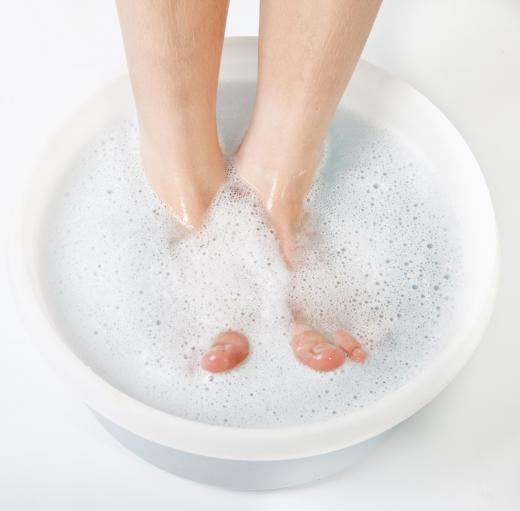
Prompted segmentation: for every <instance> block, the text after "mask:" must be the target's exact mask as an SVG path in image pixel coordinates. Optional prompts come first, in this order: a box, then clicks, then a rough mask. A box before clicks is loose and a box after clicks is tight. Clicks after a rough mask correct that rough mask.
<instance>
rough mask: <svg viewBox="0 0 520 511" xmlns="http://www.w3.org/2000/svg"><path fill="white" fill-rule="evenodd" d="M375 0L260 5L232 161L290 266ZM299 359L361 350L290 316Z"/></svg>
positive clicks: (321, 363)
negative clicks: (251, 78)
mask: <svg viewBox="0 0 520 511" xmlns="http://www.w3.org/2000/svg"><path fill="white" fill-rule="evenodd" d="M379 5H380V0H323V1H321V2H314V1H312V0H288V1H286V2H280V1H277V0H262V3H261V20H260V46H259V68H258V69H259V77H258V87H257V97H256V102H255V108H254V111H253V117H252V122H251V125H250V128H249V130H248V132H247V134H246V136H245V138H244V141H243V142H242V145H241V147H240V150H239V152H238V154H237V157H236V164H237V167H238V171H239V173H240V175H241V176H242V178H243V179H244V180H245V181H246V182H247V183H248V184H249V185H250V186H251V187H252V188H254V189H255V190H256V191H257V193H258V194H259V196H260V198H261V199H262V201H263V203H264V206H265V208H266V210H267V213H268V215H269V217H270V219H271V222H272V225H273V227H274V229H275V230H276V232H277V234H278V238H279V241H280V247H281V251H282V255H283V256H284V258H285V260H286V262H287V263H288V265H289V266H291V265H292V264H293V262H294V252H295V243H294V232H295V229H296V228H297V225H298V221H299V220H300V216H301V211H302V203H303V200H304V198H305V196H306V194H307V192H308V191H309V189H310V187H311V186H312V183H313V180H314V174H315V170H316V167H317V165H318V163H319V160H320V156H321V144H322V142H323V139H324V137H325V134H326V132H327V129H328V126H329V123H330V121H331V118H332V116H333V114H334V111H335V109H336V107H337V104H338V102H339V100H340V98H341V96H342V94H343V91H344V89H345V87H346V85H347V83H348V81H349V79H350V76H351V74H352V71H353V70H354V67H355V65H356V63H357V61H358V59H359V55H360V54H361V50H362V49H363V46H364V44H365V41H366V39H367V37H368V33H369V31H370V28H371V27H372V23H373V21H374V19H375V16H376V14H377V11H378V8H379ZM292 347H293V351H294V353H295V355H296V357H297V358H298V359H299V360H300V361H301V362H302V363H304V364H306V365H308V366H309V367H311V368H313V369H316V370H319V371H330V370H333V369H336V368H337V367H339V366H340V365H342V364H343V362H344V360H345V358H346V357H347V356H348V357H349V358H350V359H351V360H353V361H355V362H363V361H364V360H365V358H366V353H365V352H364V351H363V349H362V347H361V346H360V344H359V343H358V342H357V341H356V340H355V339H354V338H353V337H352V336H351V335H350V334H349V333H348V332H346V331H344V330H339V331H338V332H336V333H335V334H334V335H333V336H332V340H331V341H328V340H327V339H326V338H325V337H324V336H323V335H322V334H321V333H320V332H318V331H317V330H315V329H314V328H312V326H309V325H307V324H306V323H305V321H304V320H303V319H302V318H299V317H296V316H295V318H294V328H293V339H292Z"/></svg>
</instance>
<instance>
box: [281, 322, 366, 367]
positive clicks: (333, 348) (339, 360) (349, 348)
mask: <svg viewBox="0 0 520 511" xmlns="http://www.w3.org/2000/svg"><path fill="white" fill-rule="evenodd" d="M291 344H292V348H293V352H294V354H295V356H296V358H297V359H298V360H299V361H300V362H301V363H302V364H305V365H306V366H309V367H310V368H311V369H314V370H316V371H334V369H337V368H338V367H340V366H342V365H343V363H344V362H345V359H346V358H350V359H351V360H352V361H353V362H358V363H362V362H364V361H365V359H366V357H367V354H366V352H365V350H363V348H362V347H361V344H359V342H358V341H357V340H356V339H355V338H354V337H353V336H352V335H351V334H349V333H348V332H347V331H346V330H337V331H336V332H334V334H332V340H331V341H328V340H327V339H326V337H325V336H324V335H322V334H321V333H320V332H318V331H317V330H316V329H314V328H312V327H311V326H309V325H307V324H306V323H303V322H302V321H298V320H296V321H295V322H294V324H293V338H292V343H291Z"/></svg>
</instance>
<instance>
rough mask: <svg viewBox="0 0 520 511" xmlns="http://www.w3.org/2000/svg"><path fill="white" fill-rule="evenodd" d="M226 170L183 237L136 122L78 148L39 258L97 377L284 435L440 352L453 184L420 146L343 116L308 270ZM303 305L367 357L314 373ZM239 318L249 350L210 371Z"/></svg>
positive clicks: (238, 104) (229, 111) (457, 276)
mask: <svg viewBox="0 0 520 511" xmlns="http://www.w3.org/2000/svg"><path fill="white" fill-rule="evenodd" d="M252 97H253V88H252V87H250V86H248V85H243V86H241V87H238V89H237V88H234V87H232V86H228V87H227V88H224V90H223V91H222V92H221V96H220V98H219V126H220V131H221V142H222V145H223V147H224V150H225V151H227V152H229V153H232V151H233V150H234V148H236V146H237V144H238V143H239V141H240V138H241V136H242V133H243V129H244V126H245V125H246V122H247V117H248V113H249V111H250V106H251V101H252ZM226 98H227V99H226ZM227 171H228V176H229V179H228V182H227V184H226V185H225V186H224V188H223V189H222V191H221V193H220V194H219V195H218V197H217V198H216V200H215V202H214V204H213V206H212V208H211V210H210V212H209V215H208V219H207V221H206V223H205V225H204V227H203V228H202V229H201V230H200V231H199V232H197V233H195V234H192V235H190V236H185V235H183V234H182V231H181V230H180V229H179V227H178V226H177V225H176V224H175V222H174V221H173V220H172V218H171V215H169V213H168V211H167V209H166V207H164V206H163V205H162V204H161V203H160V202H159V200H158V199H157V198H156V197H155V195H154V194H153V192H152V191H151V189H150V187H149V186H148V184H147V182H146V179H145V177H144V174H143V171H142V169H141V166H140V163H139V154H138V133H137V126H136V121H135V119H134V118H132V117H128V118H122V119H119V120H117V121H114V122H113V124H111V125H109V126H107V127H106V129H105V131H103V132H102V133H100V134H99V135H98V136H97V137H96V138H95V139H93V140H91V141H89V142H88V143H87V144H86V145H85V147H84V149H83V150H82V151H81V152H80V154H78V156H77V159H76V160H75V161H74V162H73V164H72V165H71V168H70V172H68V173H67V175H66V176H65V178H64V179H63V181H62V183H61V184H60V186H59V187H58V189H57V190H56V193H55V197H54V200H53V201H52V208H51V209H50V210H49V212H48V218H47V229H46V230H45V233H44V236H42V253H43V258H42V264H43V265H44V272H43V274H44V275H45V277H44V278H45V282H44V288H45V291H46V294H47V298H48V301H49V304H50V309H51V313H52V315H53V316H54V319H55V321H56V323H57V325H58V326H59V328H60V329H61V330H62V332H63V334H64V337H65V338H66V339H67V341H68V343H69V345H70V347H71V349H72V350H73V351H74V352H75V353H76V354H77V355H78V356H79V357H80V358H81V359H82V360H83V361H84V362H85V363H86V364H87V365H89V366H90V367H91V368H92V369H93V370H94V371H95V372H96V373H98V374H99V375H100V376H101V377H103V378H104V379H105V380H107V381H108V382H110V383H111V384H112V385H114V386H115V387H117V388H119V389H120V390H122V391H124V392H126V393H127V394H129V395H130V396H133V397H134V398H136V399H139V400H141V401H142V402H145V403H147V404H149V405H151V406H154V407H156V408H159V409H161V410H164V411H166V412H169V413H172V414H174V415H177V416H180V417H184V418H188V419H193V420H197V421H201V422H206V423H211V424H219V425H229V426H238V427H274V426H286V425H295V424H301V423H308V422H316V421H319V420H323V419H326V418H332V417H336V416H338V415H341V414H345V413H348V412H349V411H352V410H355V409H358V408H360V407H363V406H368V405H370V403H373V402H375V401H376V400H378V399H380V398H381V397H383V396H384V395H386V394H388V393H389V392H392V391H393V390H395V389H397V388H399V387H401V386H402V385H404V384H406V383H407V382H409V381H410V380H411V379H413V377H414V376H415V375H417V374H418V373H419V372H420V371H421V369H422V368H424V366H425V365H426V364H428V362H430V361H431V360H432V358H433V357H434V356H435V354H436V353H437V352H438V351H439V350H440V349H442V347H443V346H444V344H445V342H446V341H447V340H449V337H450V335H451V334H452V333H453V331H454V326H455V323H456V322H455V319H456V315H457V314H456V312H457V308H458V307H459V306H460V302H461V300H462V298H461V297H462V294H463V293H462V291H461V290H460V286H459V285H458V284H459V283H460V282H461V278H462V268H463V264H462V261H461V260H460V259H461V256H460V253H461V251H460V249H459V247H458V245H457V239H458V236H457V225H456V221H454V220H453V218H454V215H453V209H452V206H451V204H450V203H449V199H448V198H447V194H446V193H445V189H444V185H443V182H442V179H441V177H440V176H439V175H438V174H437V173H436V171H435V169H434V168H433V167H432V166H431V164H430V163H429V162H428V161H427V160H426V159H425V158H424V157H423V156H421V155H420V154H418V153H417V152H416V151H415V150H414V148H413V147H411V146H410V145H409V144H408V143H407V141H406V139H404V138H403V137H402V136H401V135H399V134H397V133H395V132H392V131H391V130H390V129H388V128H386V127H384V126H380V125H377V124H373V123H372V122H370V121H369V120H367V119H364V118H362V117H359V116H357V115H354V114H353V113H351V112H348V111H344V110H340V111H338V113H337V114H336V116H335V119H334V121H333V124H332V126H331V129H330V132H329V134H328V137H327V141H326V155H325V158H324V161H323V163H322V169H321V172H320V174H319V176H318V177H317V180H316V183H315V185H314V188H313V189H312V191H311V193H310V195H309V197H308V199H307V201H306V211H307V212H308V215H307V227H306V229H305V230H306V231H307V232H306V233H305V235H303V236H301V237H300V244H301V248H300V250H299V254H298V263H297V265H296V267H295V269H294V271H293V272H289V271H288V270H287V268H286V267H285V265H284V263H283V260H282V258H281V257H280V254H279V249H278V244H277V240H276V238H275V235H274V233H273V232H272V230H271V229H270V227H269V223H268V221H267V219H266V218H265V216H264V211H263V209H262V207H261V205H260V203H259V201H258V199H257V198H256V197H255V195H254V194H253V193H252V192H250V191H249V190H247V188H245V187H244V185H242V183H241V182H240V180H239V179H238V178H237V177H236V176H235V174H234V171H233V168H232V160H230V159H228V169H227ZM291 310H297V311H298V312H299V313H300V314H301V315H302V316H303V317H304V318H305V319H306V320H307V322H309V323H310V324H312V325H313V326H315V327H317V328H318V329H321V330H322V331H324V332H326V333H330V332H331V331H333V330H334V329H337V328H338V327H345V328H346V329H347V330H349V331H350V332H352V333H353V334H354V335H355V336H356V337H357V338H358V340H359V341H360V342H361V343H362V345H363V346H364V347H365V349H366V350H367V351H368V353H369V355H368V359H367V361H366V362H365V363H364V364H355V363H352V362H351V361H349V360H348V359H347V361H346V363H345V364H344V365H343V366H342V367H341V368H340V369H338V370H336V371H334V372H330V373H319V372H315V371H312V370H311V369H309V368H308V367H305V366H303V365H301V364H300V363H299V362H298V361H297V360H296V359H295V358H294V356H293V353H292V350H291V347H290V323H291ZM228 328H231V329H234V330H238V331H240V332H242V333H244V334H245V335H246V336H247V337H248V339H249V342H250V355H249V357H248V358H247V359H246V361H245V362H244V363H243V364H241V365H240V366H238V367H237V368H235V369H234V370H232V371H230V372H228V373H222V374H210V373H206V372H204V371H203V370H202V369H201V368H200V367H199V361H200V359H201V357H202V355H203V353H204V352H205V351H206V350H207V348H208V347H209V346H210V344H211V341H212V338H213V337H214V336H215V335H216V334H217V333H219V332H220V331H222V330H225V329H228Z"/></svg>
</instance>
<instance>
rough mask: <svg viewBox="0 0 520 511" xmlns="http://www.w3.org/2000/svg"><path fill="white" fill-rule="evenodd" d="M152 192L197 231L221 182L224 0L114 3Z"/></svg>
mask: <svg viewBox="0 0 520 511" xmlns="http://www.w3.org/2000/svg"><path fill="white" fill-rule="evenodd" d="M117 4H118V11H119V18H120V23H121V27H122V31H123V38H124V42H125V47H126V54H127V60H128V68H129V71H130V77H131V80H132V87H133V90H134V97H135V101H136V105H137V112H138V116H139V125H140V133H141V156H142V160H143V165H144V168H145V172H146V174H147V176H148V179H149V181H150V183H151V185H152V187H153V188H154V190H155V192H156V194H157V195H158V196H159V198H160V199H162V200H163V201H164V202H165V203H166V204H167V205H168V206H169V207H170V208H171V211H172V213H173V215H174V216H175V217H176V218H177V219H178V220H179V221H180V222H181V223H182V224H183V225H185V226H186V227H188V228H197V227H199V226H200V224H201V222H202V221H203V218H204V213H205V211H206V209H207V208H208V206H209V205H210V203H211V201H212V199H213V197H214V195H215V193H216V192H217V190H218V188H219V187H220V185H221V184H222V182H223V180H224V164H223V159H222V154H221V151H220V147H219V143H218V138H217V124H216V117H215V106H216V89H217V81H218V71H219V66H220V56H221V52H222V44H223V38H224V28H225V22H226V15H227V9H228V0H197V1H196V2H193V1H191V0H117Z"/></svg>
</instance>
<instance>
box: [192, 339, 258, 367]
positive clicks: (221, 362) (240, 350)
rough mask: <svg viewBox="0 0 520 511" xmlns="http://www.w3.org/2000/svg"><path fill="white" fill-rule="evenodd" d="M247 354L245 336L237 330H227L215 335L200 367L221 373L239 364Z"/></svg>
mask: <svg viewBox="0 0 520 511" xmlns="http://www.w3.org/2000/svg"><path fill="white" fill-rule="evenodd" d="M248 354H249V343H248V342H247V338H246V337H245V336H244V335H242V334H241V333H239V332H235V331H234V330H227V331H225V332H221V333H220V334H218V335H217V337H215V340H214V341H213V344H212V345H211V348H210V349H209V350H208V351H207V352H206V353H205V355H204V356H203V357H202V360H201V362H200V365H201V367H202V369H205V370H206V371H209V372H211V373H222V372H224V371H229V369H233V367H235V366H237V365H238V364H240V362H242V361H243V360H244V359H245V358H246V357H247V355H248Z"/></svg>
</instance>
